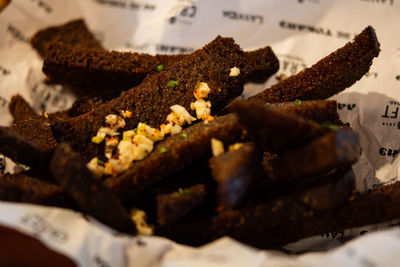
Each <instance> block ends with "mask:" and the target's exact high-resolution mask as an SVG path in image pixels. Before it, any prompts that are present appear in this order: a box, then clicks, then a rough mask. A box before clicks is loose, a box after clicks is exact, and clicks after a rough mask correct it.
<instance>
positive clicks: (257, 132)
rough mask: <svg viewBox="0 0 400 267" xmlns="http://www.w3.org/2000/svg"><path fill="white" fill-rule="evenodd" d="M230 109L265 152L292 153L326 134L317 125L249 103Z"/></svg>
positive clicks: (289, 114) (238, 101) (244, 102)
mask: <svg viewBox="0 0 400 267" xmlns="http://www.w3.org/2000/svg"><path fill="white" fill-rule="evenodd" d="M229 109H231V110H232V111H234V112H235V113H236V114H237V116H238V118H239V122H240V123H241V124H242V125H243V126H244V127H245V128H246V130H247V131H248V133H249V135H250V136H251V137H252V138H253V140H254V142H255V143H256V144H257V145H258V146H259V147H260V148H261V149H263V150H264V151H269V152H273V153H276V152H282V151H284V150H288V149H292V148H294V147H296V146H299V145H300V144H303V143H306V142H307V141H310V140H312V139H313V138H315V137H318V136H321V135H322V134H324V133H325V132H326V129H324V128H323V127H321V126H320V125H319V124H318V123H316V122H313V121H311V120H308V119H304V118H302V117H299V116H296V115H294V114H291V113H287V112H283V111H277V110H275V109H272V108H270V107H268V106H267V105H262V104H259V103H255V102H253V101H249V100H240V99H237V100H235V101H233V102H232V103H231V104H230V105H229Z"/></svg>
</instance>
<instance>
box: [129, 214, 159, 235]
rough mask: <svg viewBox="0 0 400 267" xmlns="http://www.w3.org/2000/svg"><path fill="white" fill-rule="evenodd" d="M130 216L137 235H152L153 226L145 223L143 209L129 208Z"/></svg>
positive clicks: (145, 217)
mask: <svg viewBox="0 0 400 267" xmlns="http://www.w3.org/2000/svg"><path fill="white" fill-rule="evenodd" d="M131 218H132V221H133V222H134V223H135V225H136V229H137V230H138V233H139V235H153V233H154V226H151V225H148V224H147V222H146V219H147V216H146V213H145V212H144V211H143V210H140V209H136V208H133V209H132V210H131Z"/></svg>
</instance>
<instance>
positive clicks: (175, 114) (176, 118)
mask: <svg viewBox="0 0 400 267" xmlns="http://www.w3.org/2000/svg"><path fill="white" fill-rule="evenodd" d="M170 109H171V110H172V113H170V114H169V115H168V116H167V121H168V122H176V123H178V124H179V125H184V124H185V123H188V124H191V123H192V121H195V120H196V118H193V117H192V116H191V115H190V113H189V112H187V110H186V109H185V108H184V107H182V106H181V105H173V106H171V107H170Z"/></svg>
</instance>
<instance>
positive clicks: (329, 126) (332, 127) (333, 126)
mask: <svg viewBox="0 0 400 267" xmlns="http://www.w3.org/2000/svg"><path fill="white" fill-rule="evenodd" d="M321 127H323V128H328V129H331V130H333V131H337V130H338V127H337V126H336V125H334V124H330V123H326V122H324V123H321Z"/></svg>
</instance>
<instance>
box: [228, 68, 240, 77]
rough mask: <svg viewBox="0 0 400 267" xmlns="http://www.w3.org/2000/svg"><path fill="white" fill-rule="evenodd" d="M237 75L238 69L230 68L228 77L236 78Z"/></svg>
mask: <svg viewBox="0 0 400 267" xmlns="http://www.w3.org/2000/svg"><path fill="white" fill-rule="evenodd" d="M239 74H240V69H239V68H238V67H233V68H231V72H230V73H229V76H231V77H236V76H239Z"/></svg>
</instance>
